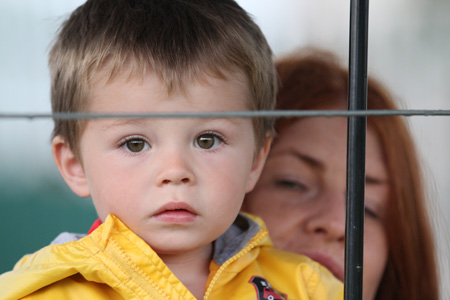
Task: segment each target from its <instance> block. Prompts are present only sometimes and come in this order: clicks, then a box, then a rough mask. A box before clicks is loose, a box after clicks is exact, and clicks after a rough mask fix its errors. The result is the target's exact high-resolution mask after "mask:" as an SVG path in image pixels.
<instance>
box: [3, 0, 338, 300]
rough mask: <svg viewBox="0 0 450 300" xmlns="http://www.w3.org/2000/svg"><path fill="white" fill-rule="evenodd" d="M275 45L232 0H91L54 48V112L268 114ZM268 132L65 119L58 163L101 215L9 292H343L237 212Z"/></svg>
mask: <svg viewBox="0 0 450 300" xmlns="http://www.w3.org/2000/svg"><path fill="white" fill-rule="evenodd" d="M271 55H272V54H271V50H270V48H269V46H268V45H267V43H266V41H265V39H264V37H263V35H262V34H261V32H260V30H259V29H258V27H257V26H256V25H255V24H254V22H253V21H252V20H251V19H250V18H249V16H248V15H247V14H246V13H245V12H244V11H243V10H242V9H241V8H240V7H239V6H238V5H237V4H236V3H235V2H233V1H232V0H223V1H212V0H164V1H162V0H133V1H132V0H116V1H112V0H89V1H87V2H86V3H85V4H84V5H82V6H81V7H79V8H78V9H77V10H75V11H74V12H73V13H72V15H71V16H70V18H69V19H68V20H67V21H66V22H65V23H64V24H63V26H62V28H61V31H60V32H59V35H58V38H57V40H56V42H55V44H54V45H53V48H52V50H51V52H50V69H51V75H52V109H53V111H54V112H91V113H147V112H151V113H158V112H222V111H242V110H269V109H272V107H273V104H274V98H275V92H276V75H275V71H274V68H273V65H272V59H271ZM271 133H272V123H271V120H268V119H254V120H252V119H246V118H224V117H209V118H171V119H162V118H127V119H125V118H103V119H96V120H92V119H91V120H58V119H57V120H55V129H54V133H53V136H54V137H53V142H52V148H53V155H54V158H55V161H56V164H57V166H58V169H59V171H60V173H61V175H62V177H63V178H64V180H65V181H66V182H67V184H68V185H69V186H70V188H71V189H72V190H73V191H74V192H75V193H76V194H77V195H79V196H81V197H92V200H93V203H94V206H95V208H96V211H97V213H98V215H99V217H100V219H101V221H102V224H101V225H100V226H99V227H98V228H97V229H95V230H94V231H93V232H92V233H90V234H89V235H87V236H86V237H83V238H81V239H78V240H77V238H75V239H74V241H70V242H67V243H64V244H58V245H51V246H48V247H46V248H44V249H42V250H40V251H38V252H36V253H35V254H32V255H28V256H25V257H24V258H23V259H22V260H21V261H20V262H19V263H18V264H17V265H16V267H15V268H14V270H13V271H12V272H9V273H6V274H4V275H2V276H1V278H0V298H1V299H17V298H22V297H25V298H27V299H28V297H29V298H32V299H97V298H102V299H123V298H125V299H194V298H197V299H201V298H203V299H288V298H289V299H298V300H300V299H341V298H342V295H343V288H342V284H341V283H340V282H339V281H337V280H336V279H335V278H334V277H333V276H332V275H330V273H329V272H328V271H327V270H325V269H324V268H323V267H321V266H320V265H318V264H316V263H314V262H312V261H310V260H308V259H307V258H304V257H300V256H296V255H293V254H288V253H285V252H281V251H278V250H275V249H273V248H272V244H271V242H270V240H269V238H268V236H267V230H265V229H264V225H263V224H262V222H260V221H259V219H257V218H254V217H251V216H246V215H240V214H239V210H240V207H241V204H242V201H243V198H244V195H245V193H247V192H249V191H250V190H251V189H252V188H253V186H254V185H255V183H256V181H257V179H258V177H259V174H260V172H261V169H262V167H263V165H264V161H265V159H266V156H267V152H268V150H269V148H270V141H271Z"/></svg>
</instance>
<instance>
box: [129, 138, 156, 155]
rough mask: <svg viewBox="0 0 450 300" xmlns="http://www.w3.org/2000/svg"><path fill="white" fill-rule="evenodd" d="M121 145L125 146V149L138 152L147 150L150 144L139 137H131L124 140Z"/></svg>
mask: <svg viewBox="0 0 450 300" xmlns="http://www.w3.org/2000/svg"><path fill="white" fill-rule="evenodd" d="M123 147H125V148H126V150H127V151H130V152H133V153H138V152H142V151H145V150H148V149H149V148H150V145H149V144H148V143H147V142H146V141H145V140H143V139H141V138H133V139H130V140H127V141H125V142H124V144H123Z"/></svg>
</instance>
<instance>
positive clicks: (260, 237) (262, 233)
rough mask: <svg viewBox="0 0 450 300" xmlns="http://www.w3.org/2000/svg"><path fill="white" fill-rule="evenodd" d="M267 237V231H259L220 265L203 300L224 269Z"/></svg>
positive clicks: (207, 296)
mask: <svg viewBox="0 0 450 300" xmlns="http://www.w3.org/2000/svg"><path fill="white" fill-rule="evenodd" d="M267 235H268V230H267V229H263V230H261V231H260V232H258V234H257V235H256V236H255V237H254V238H253V239H252V241H251V242H249V243H248V244H247V246H245V247H244V248H243V249H242V250H241V251H239V252H238V253H236V254H235V255H234V256H232V257H231V258H230V259H228V260H227V261H226V262H225V263H224V264H222V265H221V266H220V268H219V270H217V272H216V274H215V275H214V277H213V279H212V280H211V282H210V284H209V286H208V289H207V290H206V292H205V295H204V296H203V300H208V298H209V294H210V293H211V291H212V289H213V287H214V284H215V283H216V281H217V280H218V279H219V277H220V275H221V274H222V273H223V271H224V270H225V268H227V267H228V266H229V265H230V264H231V263H233V262H235V261H236V260H238V259H239V258H240V257H242V256H243V255H244V254H247V253H248V252H250V250H252V249H253V248H255V247H256V245H257V244H259V243H260V242H261V241H262V240H263V239H264V238H266V237H267Z"/></svg>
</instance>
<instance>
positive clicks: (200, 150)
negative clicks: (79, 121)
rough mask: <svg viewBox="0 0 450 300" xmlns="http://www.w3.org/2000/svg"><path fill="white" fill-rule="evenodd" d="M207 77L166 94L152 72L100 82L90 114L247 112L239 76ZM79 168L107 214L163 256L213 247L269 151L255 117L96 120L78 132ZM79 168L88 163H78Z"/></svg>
mask: <svg viewBox="0 0 450 300" xmlns="http://www.w3.org/2000/svg"><path fill="white" fill-rule="evenodd" d="M233 75H234V76H230V77H229V78H234V79H231V80H228V81H226V80H221V79H217V78H212V77H208V78H207V82H204V81H202V82H201V83H199V82H194V83H191V84H189V85H187V90H186V92H185V93H178V92H175V93H173V94H171V95H169V96H168V95H167V92H166V90H165V88H164V86H163V85H162V83H161V82H160V80H159V79H158V78H157V77H156V75H155V74H153V73H150V74H148V75H146V77H145V78H144V79H143V80H142V81H140V80H131V81H127V80H126V79H125V78H121V77H119V78H116V79H114V80H113V81H112V82H108V83H105V82H102V81H100V82H96V83H95V84H94V86H93V94H92V98H91V99H92V101H91V105H90V111H91V112H112V113H145V112H196V111H201V112H206V111H209V112H218V111H238V110H246V109H247V103H248V97H249V96H248V95H249V93H248V91H247V88H246V86H245V84H243V82H245V80H242V76H239V75H238V74H233ZM80 151H81V157H82V161H83V165H82V170H83V172H82V173H83V174H82V176H84V177H85V181H86V188H85V190H84V191H83V189H81V191H82V192H80V189H74V191H76V192H77V193H78V194H79V195H82V196H88V195H90V196H91V197H92V199H93V202H94V205H95V207H96V210H97V212H98V214H99V216H100V218H101V219H103V220H104V219H105V218H106V216H107V215H108V214H114V215H116V216H117V217H119V218H120V219H121V220H122V221H123V222H124V223H125V224H126V225H127V226H128V227H129V228H130V229H131V230H132V231H134V232H135V233H136V234H137V235H139V236H140V237H141V238H142V239H143V240H145V241H146V242H147V243H148V244H149V245H151V246H152V247H153V249H154V250H156V252H158V253H159V254H176V253H179V252H185V251H191V250H194V249H199V248H201V247H203V246H206V245H207V244H209V243H210V242H212V241H213V240H215V239H216V238H217V237H218V236H220V235H221V234H222V233H223V232H225V230H226V229H227V228H228V227H229V226H230V225H231V224H232V223H233V221H234V219H235V218H236V215H237V214H238V212H239V210H240V207H241V203H242V200H243V197H244V195H245V193H246V192H248V191H250V190H251V189H252V188H253V186H254V184H255V182H256V180H257V178H258V176H259V173H260V170H261V168H262V164H263V162H264V159H265V154H264V151H260V152H258V154H257V155H256V158H255V138H254V130H253V126H252V121H251V119H243V118H240V119H239V118H235V119H233V118H206V119H205V118H178V119H176V118H173V119H159V118H158V119H101V120H91V121H89V122H88V123H87V125H86V128H85V130H84V132H83V135H82V137H81V140H80ZM80 167H81V166H80Z"/></svg>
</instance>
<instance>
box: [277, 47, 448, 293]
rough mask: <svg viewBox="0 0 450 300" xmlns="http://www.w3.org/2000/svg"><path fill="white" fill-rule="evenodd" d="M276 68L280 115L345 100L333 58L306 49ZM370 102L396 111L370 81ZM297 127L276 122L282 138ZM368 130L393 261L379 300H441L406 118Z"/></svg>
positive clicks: (343, 71) (341, 71) (371, 122)
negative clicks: (375, 142)
mask: <svg viewBox="0 0 450 300" xmlns="http://www.w3.org/2000/svg"><path fill="white" fill-rule="evenodd" d="M276 68H277V71H278V73H279V85H280V89H279V92H278V96H277V109H280V110H311V109H316V107H318V106H323V105H329V104H333V103H334V102H337V101H346V99H347V94H348V71H347V68H346V67H344V66H342V65H341V64H340V63H339V61H338V59H337V58H336V57H335V56H334V55H333V54H331V53H329V52H326V51H323V50H320V49H312V48H308V49H305V50H303V51H300V52H298V53H295V54H292V55H289V56H286V57H284V58H282V59H279V60H278V61H277V62H276ZM367 99H368V101H367V108H368V109H369V110H370V109H397V106H396V104H395V103H394V101H393V98H392V97H391V95H390V94H389V93H388V91H387V90H386V89H385V88H383V86H382V85H381V84H380V83H378V82H377V81H376V80H374V79H373V78H370V77H369V79H368V91H367ZM294 121H295V119H293V118H280V119H278V120H277V121H276V123H275V128H276V131H277V132H278V134H282V132H283V128H285V127H286V126H288V125H289V124H291V123H292V122H294ZM367 126H368V127H371V128H372V129H374V131H375V133H376V134H377V136H378V139H379V142H380V144H381V148H382V149H383V152H384V153H383V154H384V159H385V163H386V166H387V170H388V174H389V181H390V182H389V183H390V199H389V201H388V203H389V207H388V213H387V218H386V222H385V230H386V235H387V240H388V245H389V257H388V261H387V266H386V269H385V272H384V275H383V278H382V280H381V283H380V286H379V288H378V292H377V296H376V299H380V300H381V299H383V300H386V299H388V300H391V299H392V300H393V299H395V300H401V299H405V300H406V299H408V300H416V299H417V300H419V299H427V300H437V299H438V298H439V296H438V295H439V290H438V280H437V269H436V261H435V246H434V238H433V234H432V229H431V225H430V221H429V219H428V215H427V209H426V203H425V202H426V197H425V191H424V187H423V180H422V172H421V167H420V163H419V159H418V156H417V151H416V148H415V145H414V141H413V139H412V137H411V134H410V132H409V130H408V127H407V124H406V122H405V120H404V117H400V116H376V117H368V118H367ZM275 143H276V140H275Z"/></svg>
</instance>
